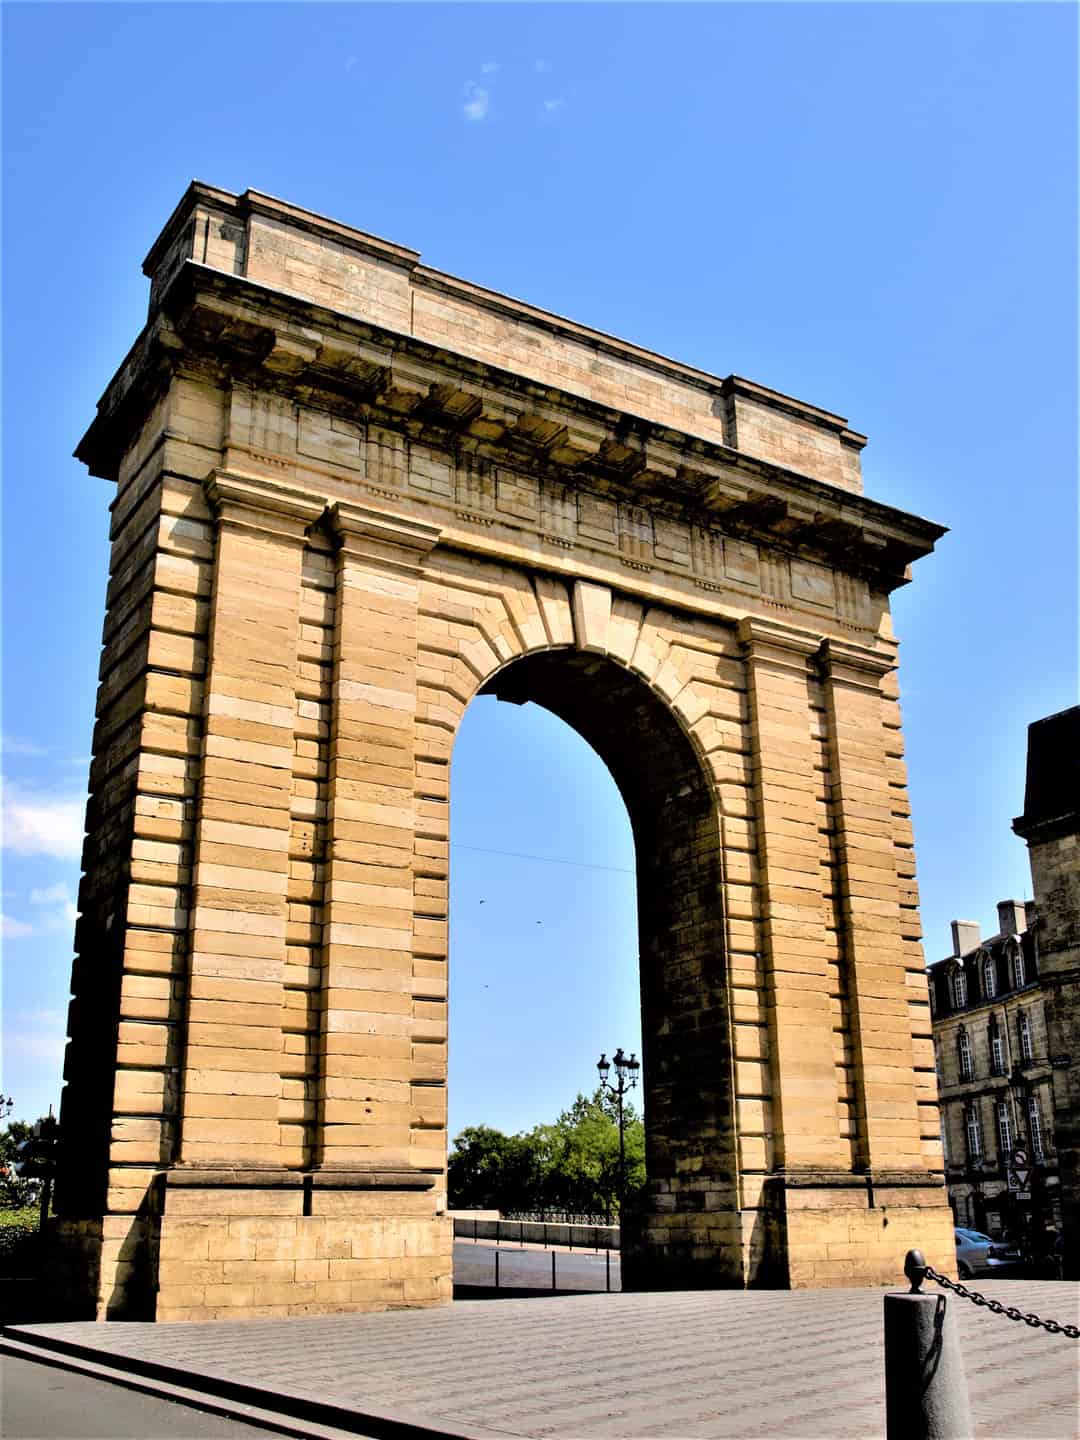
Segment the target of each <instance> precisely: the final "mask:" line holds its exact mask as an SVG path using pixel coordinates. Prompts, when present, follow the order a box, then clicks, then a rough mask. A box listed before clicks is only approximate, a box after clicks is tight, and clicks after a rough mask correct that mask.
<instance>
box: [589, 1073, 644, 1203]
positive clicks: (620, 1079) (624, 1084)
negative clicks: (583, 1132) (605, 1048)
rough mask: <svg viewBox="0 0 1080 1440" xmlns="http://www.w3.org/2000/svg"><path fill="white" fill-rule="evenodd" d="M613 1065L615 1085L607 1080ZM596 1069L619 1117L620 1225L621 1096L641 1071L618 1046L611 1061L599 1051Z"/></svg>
mask: <svg viewBox="0 0 1080 1440" xmlns="http://www.w3.org/2000/svg"><path fill="white" fill-rule="evenodd" d="M612 1062H614V1065H615V1083H614V1084H612V1082H611V1081H610V1080H609V1078H608V1076H609V1075H610V1074H611V1065H612ZM596 1069H597V1072H598V1074H599V1076H600V1089H601V1090H602V1091H603V1092H604V1093H605V1094H606V1095H610V1096H611V1098H612V1099H613V1100H614V1101H615V1108H616V1111H617V1113H618V1117H619V1224H620V1225H621V1224H622V1215H623V1206H624V1202H625V1200H626V1135H625V1130H624V1121H623V1096H624V1095H625V1094H626V1092H627V1091H628V1090H633V1089H634V1087H635V1086H636V1085H637V1078H638V1071H639V1070H640V1069H641V1063H640V1061H639V1060H638V1059H637V1058H636V1057H635V1056H634V1055H631V1056H630V1057H629V1059H628V1058H627V1057H626V1056H625V1055H624V1054H623V1052H622V1046H621V1045H620V1046H619V1048H618V1050H616V1051H615V1054H614V1055H613V1056H612V1057H611V1061H609V1060H608V1058H607V1056H606V1055H605V1054H604V1053H603V1052H602V1051H601V1054H600V1059H599V1060H598V1061H597V1062H596Z"/></svg>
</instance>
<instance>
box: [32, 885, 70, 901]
mask: <svg viewBox="0 0 1080 1440" xmlns="http://www.w3.org/2000/svg"><path fill="white" fill-rule="evenodd" d="M70 898H71V891H70V890H69V889H68V887H67V886H66V885H63V884H58V885H46V886H45V888H44V890H31V891H30V904H31V905H56V904H58V903H59V904H62V903H63V902H64V901H65V900H69V899H70Z"/></svg>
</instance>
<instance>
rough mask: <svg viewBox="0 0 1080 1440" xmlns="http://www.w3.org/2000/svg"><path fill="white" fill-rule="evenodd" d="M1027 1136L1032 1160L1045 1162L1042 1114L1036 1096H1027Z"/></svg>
mask: <svg viewBox="0 0 1080 1440" xmlns="http://www.w3.org/2000/svg"><path fill="white" fill-rule="evenodd" d="M1028 1134H1029V1135H1030V1136H1031V1156H1032V1159H1033V1160H1045V1159H1046V1149H1045V1147H1044V1145H1043V1133H1042V1113H1041V1112H1040V1110H1039V1100H1038V1096H1036V1095H1029V1096H1028Z"/></svg>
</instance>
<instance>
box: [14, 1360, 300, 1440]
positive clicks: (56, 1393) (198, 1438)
mask: <svg viewBox="0 0 1080 1440" xmlns="http://www.w3.org/2000/svg"><path fill="white" fill-rule="evenodd" d="M0 1383H2V1390H3V1394H2V1397H0V1434H2V1435H3V1436H4V1440H250V1437H253V1436H260V1437H263V1436H268V1435H274V1434H276V1432H275V1431H273V1430H263V1429H261V1428H259V1427H256V1426H253V1425H247V1424H244V1423H243V1422H242V1421H240V1420H228V1419H226V1418H225V1416H223V1415H209V1414H207V1413H206V1412H205V1411H204V1410H193V1409H190V1408H189V1407H188V1406H187V1405H176V1404H174V1403H173V1402H172V1401H171V1400H159V1399H158V1398H157V1397H156V1396H153V1395H141V1394H139V1392H138V1391H137V1390H127V1389H124V1388H123V1387H122V1386H120V1385H110V1384H108V1383H107V1382H106V1381H104V1380H94V1379H91V1378H90V1377H89V1376H87V1375H76V1374H72V1373H71V1372H70V1371H68V1370H59V1369H57V1368H56V1367H55V1366H52V1365H36V1364H34V1363H33V1362H32V1361H30V1360H21V1359H17V1358H16V1357H14V1356H11V1355H4V1356H0ZM278 1440H281V1437H280V1435H278Z"/></svg>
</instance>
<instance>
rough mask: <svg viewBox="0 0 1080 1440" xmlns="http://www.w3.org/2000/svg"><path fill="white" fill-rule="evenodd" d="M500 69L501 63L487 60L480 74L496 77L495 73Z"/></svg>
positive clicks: (481, 67)
mask: <svg viewBox="0 0 1080 1440" xmlns="http://www.w3.org/2000/svg"><path fill="white" fill-rule="evenodd" d="M498 69H499V62H498V61H497V60H485V61H484V63H483V65H481V66H480V74H481V75H494V74H495V71H496V70H498Z"/></svg>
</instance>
